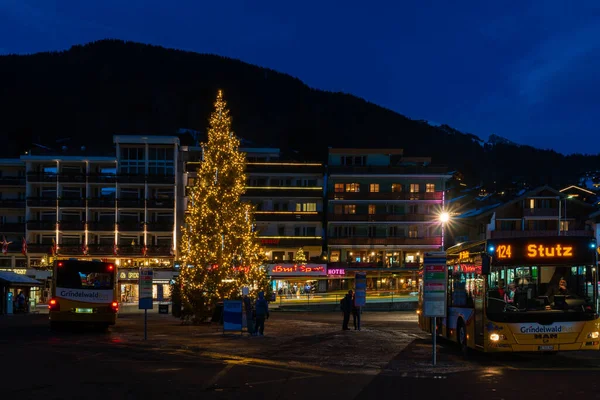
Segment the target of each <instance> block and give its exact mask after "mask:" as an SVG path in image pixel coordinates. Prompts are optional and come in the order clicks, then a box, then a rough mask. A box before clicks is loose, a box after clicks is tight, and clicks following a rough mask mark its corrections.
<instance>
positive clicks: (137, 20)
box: [0, 0, 600, 153]
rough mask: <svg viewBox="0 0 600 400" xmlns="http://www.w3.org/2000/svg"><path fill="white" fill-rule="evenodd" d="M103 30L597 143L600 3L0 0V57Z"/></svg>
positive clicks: (551, 143)
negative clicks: (0, 55)
mask: <svg viewBox="0 0 600 400" xmlns="http://www.w3.org/2000/svg"><path fill="white" fill-rule="evenodd" d="M525 3H526V4H525ZM575 5H576V6H575ZM104 38H115V39H124V40H133V41H139V42H143V43H150V44H156V45H161V46H165V47H172V48H178V49H184V50H191V51H196V52H200V53H214V54H219V55H223V56H228V57H232V58H238V59H241V60H243V61H246V62H249V63H252V64H257V65H261V66H265V67H269V68H272V69H275V70H278V71H281V72H284V73H288V74H290V75H293V76H296V77H298V78H300V79H301V80H303V81H304V82H305V83H307V84H308V85H310V86H312V87H315V88H319V89H325V90H333V91H343V92H348V93H352V94H354V95H357V96H360V97H363V98H365V99H367V100H369V101H372V102H374V103H376V104H380V105H382V106H385V107H388V108H390V109H393V110H395V111H398V112H399V113H401V114H404V115H406V116H407V117H410V118H413V119H425V120H428V121H430V122H431V123H435V124H439V123H446V124H449V125H451V126H452V127H454V128H456V129H459V130H461V131H463V132H469V133H474V134H476V135H478V136H480V137H481V138H482V139H484V140H487V138H488V136H489V135H490V134H492V133H495V134H497V135H500V136H503V137H506V138H508V139H510V140H513V141H515V142H517V143H520V144H529V145H533V146H536V147H540V148H552V149H555V150H557V151H559V152H562V153H572V152H583V153H597V152H598V151H599V150H598V148H597V147H595V146H594V145H595V144H596V143H597V139H596V136H597V126H598V124H597V123H596V120H595V118H596V116H597V115H598V114H600V96H599V95H598V92H599V91H600V73H599V71H600V1H597V0H592V1H584V0H578V1H575V2H569V1H553V0H542V1H537V2H530V1H495V2H492V1H481V0H474V1H459V2H454V1H447V0H440V1H426V0H417V1H393V0H389V1H386V2H378V1H370V2H366V1H364V0H362V1H353V0H346V1H339V2H328V1H324V0H320V1H312V0H308V1H302V2H291V1H281V0H279V1H264V0H263V1H246V2H245V1H239V0H229V1H212V2H211V1H208V0H189V1H188V0H177V1H166V0H160V1H159V0H102V1H92V0H85V1H83V0H73V1H71V0H69V1H59V0H0V54H7V53H18V54H25V53H33V52H38V51H47V50H63V49H68V48H69V47H70V46H71V45H73V44H83V43H87V42H90V41H94V40H98V39H104Z"/></svg>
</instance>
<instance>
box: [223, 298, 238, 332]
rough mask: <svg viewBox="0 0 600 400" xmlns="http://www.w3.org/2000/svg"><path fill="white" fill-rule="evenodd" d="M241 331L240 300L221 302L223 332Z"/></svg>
mask: <svg viewBox="0 0 600 400" xmlns="http://www.w3.org/2000/svg"><path fill="white" fill-rule="evenodd" d="M241 330H242V300H224V301H223V332H225V331H241Z"/></svg>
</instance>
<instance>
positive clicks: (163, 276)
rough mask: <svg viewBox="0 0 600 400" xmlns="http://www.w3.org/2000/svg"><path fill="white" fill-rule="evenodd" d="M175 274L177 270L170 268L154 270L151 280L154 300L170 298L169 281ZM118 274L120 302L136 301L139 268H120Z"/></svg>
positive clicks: (137, 296) (137, 297) (167, 299)
mask: <svg viewBox="0 0 600 400" xmlns="http://www.w3.org/2000/svg"><path fill="white" fill-rule="evenodd" d="M176 275H177V272H175V271H171V270H160V269H155V270H154V276H153V280H152V298H153V299H154V300H156V301H170V300H171V282H172V281H173V280H174V279H175V277H176ZM118 276H119V289H120V293H121V302H122V303H137V302H138V301H139V279H140V272H139V269H138V268H120V269H119V275H118Z"/></svg>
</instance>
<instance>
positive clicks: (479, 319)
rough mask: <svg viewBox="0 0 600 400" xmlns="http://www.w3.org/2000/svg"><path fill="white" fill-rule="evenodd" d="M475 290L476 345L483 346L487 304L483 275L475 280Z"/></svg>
mask: <svg viewBox="0 0 600 400" xmlns="http://www.w3.org/2000/svg"><path fill="white" fill-rule="evenodd" d="M474 289H475V290H473V302H474V308H475V316H474V319H475V345H476V346H483V338H484V332H483V322H484V320H485V318H484V313H483V309H484V303H485V292H486V282H485V279H484V276H483V275H479V276H478V277H477V279H476V280H475V288H474Z"/></svg>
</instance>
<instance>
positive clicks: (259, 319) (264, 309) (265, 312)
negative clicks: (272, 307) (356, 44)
mask: <svg viewBox="0 0 600 400" xmlns="http://www.w3.org/2000/svg"><path fill="white" fill-rule="evenodd" d="M254 312H255V313H256V328H255V333H256V334H258V335H260V336H263V334H264V331H265V319H269V303H267V300H266V299H265V292H258V299H257V300H256V304H255V306H254Z"/></svg>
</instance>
